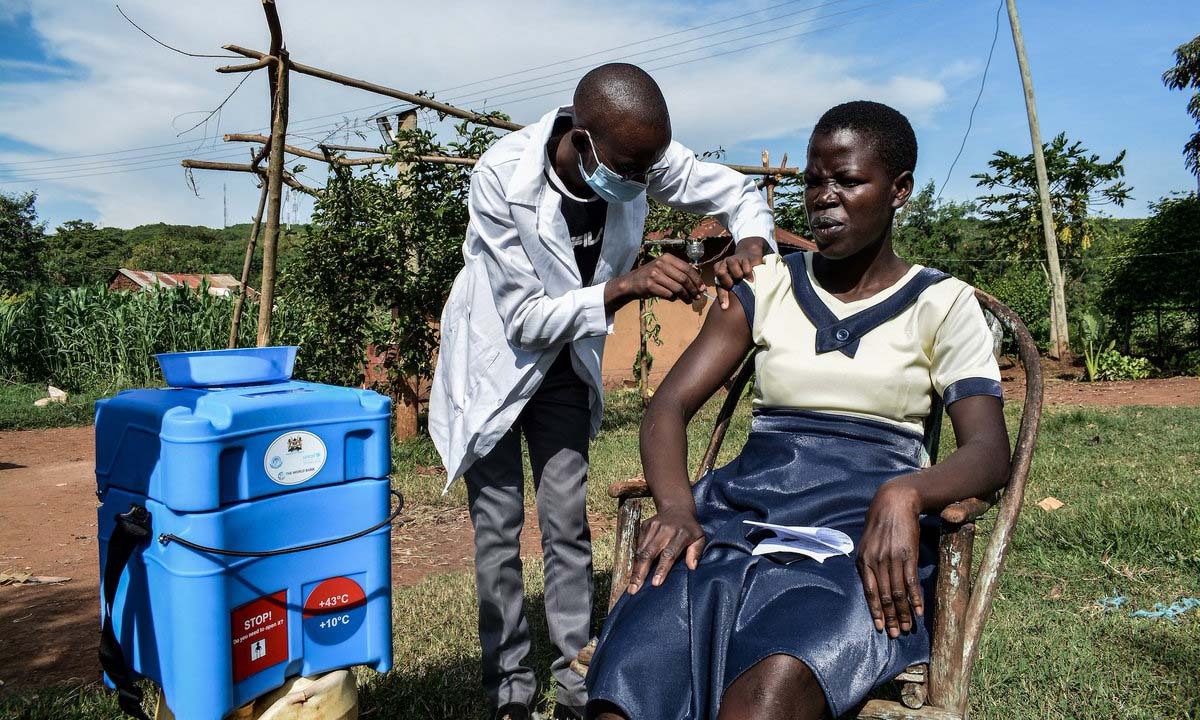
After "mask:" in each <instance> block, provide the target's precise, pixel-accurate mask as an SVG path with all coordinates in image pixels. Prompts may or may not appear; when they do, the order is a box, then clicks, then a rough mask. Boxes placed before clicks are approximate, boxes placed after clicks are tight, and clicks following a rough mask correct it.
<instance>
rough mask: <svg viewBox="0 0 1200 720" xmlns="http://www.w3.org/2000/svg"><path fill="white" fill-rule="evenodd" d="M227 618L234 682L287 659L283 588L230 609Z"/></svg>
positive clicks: (284, 595)
mask: <svg viewBox="0 0 1200 720" xmlns="http://www.w3.org/2000/svg"><path fill="white" fill-rule="evenodd" d="M229 620H230V625H231V630H232V633H231V635H232V637H233V681H234V682H235V683H237V682H241V681H242V680H245V679H246V678H248V677H250V676H251V675H253V674H254V673H256V672H259V671H261V670H265V669H267V668H269V667H271V666H272V665H277V664H279V663H281V662H284V661H286V660H287V659H288V633H287V591H286V590H280V591H279V592H277V593H275V594H274V595H266V596H263V597H260V598H259V599H257V600H254V601H252V602H248V603H246V604H245V605H242V606H240V607H236V608H234V609H233V610H232V611H231V612H230V613H229Z"/></svg>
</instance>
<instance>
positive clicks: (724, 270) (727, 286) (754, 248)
mask: <svg viewBox="0 0 1200 720" xmlns="http://www.w3.org/2000/svg"><path fill="white" fill-rule="evenodd" d="M767 247H768V246H767V241H766V239H764V238H760V237H747V238H742V240H741V242H739V243H738V244H737V247H736V248H734V252H733V254H732V255H730V256H729V257H727V258H723V259H722V260H720V261H719V262H718V263H717V264H716V265H715V266H714V267H713V271H714V272H715V274H716V276H717V302H719V303H720V304H721V309H722V310H724V309H726V308H728V307H729V291H730V290H732V289H733V286H734V285H737V284H738V281H739V280H742V279H743V278H744V279H747V280H753V279H754V266H755V265H762V262H763V253H764V252H766V248H767Z"/></svg>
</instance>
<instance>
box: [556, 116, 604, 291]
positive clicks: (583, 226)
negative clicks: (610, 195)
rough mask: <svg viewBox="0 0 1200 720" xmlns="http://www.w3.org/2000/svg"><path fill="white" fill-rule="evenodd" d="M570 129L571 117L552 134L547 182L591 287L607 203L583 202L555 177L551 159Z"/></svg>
mask: <svg viewBox="0 0 1200 720" xmlns="http://www.w3.org/2000/svg"><path fill="white" fill-rule="evenodd" d="M570 128H571V119H570V118H569V117H565V116H564V117H560V118H559V119H558V121H557V122H555V124H554V130H553V131H551V140H550V142H549V143H547V145H546V171H545V173H546V180H547V182H549V183H550V187H551V188H553V190H554V191H555V192H557V193H558V194H559V196H560V197H561V198H562V216H563V219H564V220H566V222H567V233H568V234H569V235H570V236H571V247H572V248H573V249H574V250H575V265H576V267H578V268H579V277H580V278H581V279H582V280H583V286H584V287H587V286H589V285H591V284H592V280H593V278H594V277H595V275H596V263H598V262H599V261H600V248H601V247H602V246H603V244H604V222H605V220H606V219H607V217H608V203H606V202H604V201H603V200H601V199H600V198H589V199H582V198H579V197H576V196H575V195H574V194H572V193H571V191H570V190H568V189H567V186H566V185H564V184H563V181H562V180H561V179H560V178H559V177H558V176H557V175H556V174H555V172H554V165H553V163H552V158H553V157H554V148H555V146H557V144H558V141H557V138H560V137H561V136H562V134H563V133H565V132H566V131H567V130H569V129H570Z"/></svg>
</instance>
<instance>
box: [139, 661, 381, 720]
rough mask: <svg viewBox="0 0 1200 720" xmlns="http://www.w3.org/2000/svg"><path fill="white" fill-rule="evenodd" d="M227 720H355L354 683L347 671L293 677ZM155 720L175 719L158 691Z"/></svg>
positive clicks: (356, 712) (356, 700) (356, 693)
mask: <svg viewBox="0 0 1200 720" xmlns="http://www.w3.org/2000/svg"><path fill="white" fill-rule="evenodd" d="M228 718H229V719H230V720H358V684H357V683H355V681H354V676H353V675H351V674H350V671H349V670H334V671H333V672H329V673H325V674H324V675H318V676H316V677H314V678H303V677H295V678H292V679H291V680H288V681H287V682H286V683H284V685H283V687H281V688H278V689H276V690H274V691H272V692H269V693H267V694H266V695H263V696H262V697H260V698H258V699H256V700H255V701H254V702H251V703H247V704H246V705H243V706H242V707H240V708H238V709H237V710H235V711H234V712H233V713H232V714H230V715H229V716H228ZM154 719H155V720H175V714H174V713H173V712H171V708H169V707H167V701H166V698H164V697H163V694H162V690H161V689H160V690H159V691H158V705H157V707H156V708H155V710H154Z"/></svg>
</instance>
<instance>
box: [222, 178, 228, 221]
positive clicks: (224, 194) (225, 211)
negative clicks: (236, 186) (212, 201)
mask: <svg viewBox="0 0 1200 720" xmlns="http://www.w3.org/2000/svg"><path fill="white" fill-rule="evenodd" d="M221 227H222V228H227V227H229V188H228V187H227V186H226V183H221Z"/></svg>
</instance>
